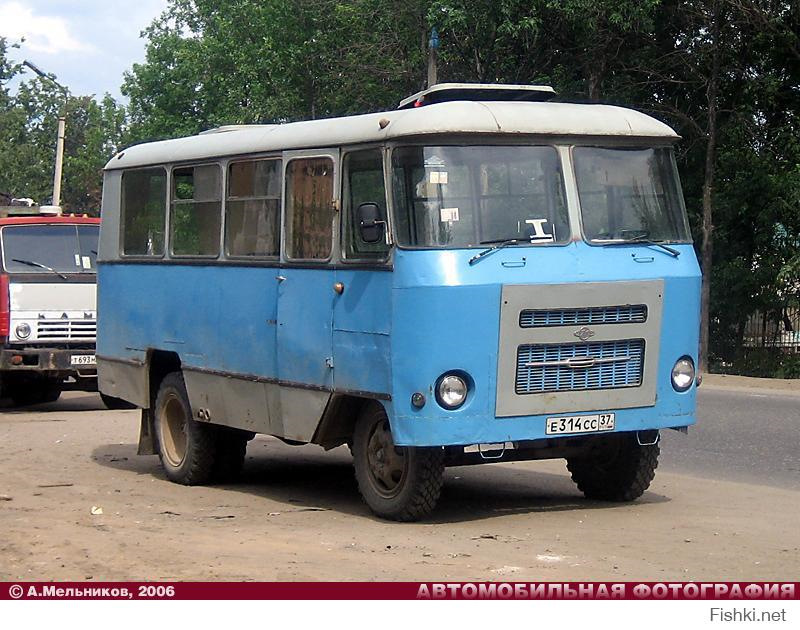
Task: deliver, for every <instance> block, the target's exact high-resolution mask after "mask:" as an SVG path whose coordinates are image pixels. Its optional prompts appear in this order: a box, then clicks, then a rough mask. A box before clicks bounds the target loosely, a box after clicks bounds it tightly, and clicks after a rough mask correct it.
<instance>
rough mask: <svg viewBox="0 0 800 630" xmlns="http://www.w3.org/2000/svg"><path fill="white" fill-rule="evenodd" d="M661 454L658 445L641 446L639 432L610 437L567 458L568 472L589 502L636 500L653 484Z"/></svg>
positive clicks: (596, 441) (599, 439)
mask: <svg viewBox="0 0 800 630" xmlns="http://www.w3.org/2000/svg"><path fill="white" fill-rule="evenodd" d="M659 452H660V451H659V448H658V444H657V443H656V444H644V445H643V444H639V441H638V440H637V438H636V433H619V434H616V435H608V436H603V437H601V438H596V439H595V442H594V444H592V445H591V446H590V447H589V449H588V451H587V452H586V453H584V454H582V455H580V456H576V457H571V458H569V459H567V469H568V470H569V472H570V473H571V474H572V480H573V481H574V482H575V484H576V485H577V486H578V490H580V491H581V492H583V494H584V496H585V497H586V498H587V499H598V500H601V501H619V502H623V501H633V500H634V499H638V498H639V497H640V496H642V494H644V491H645V490H647V488H648V487H649V486H650V482H651V481H653V477H655V474H656V467H657V466H658V455H659Z"/></svg>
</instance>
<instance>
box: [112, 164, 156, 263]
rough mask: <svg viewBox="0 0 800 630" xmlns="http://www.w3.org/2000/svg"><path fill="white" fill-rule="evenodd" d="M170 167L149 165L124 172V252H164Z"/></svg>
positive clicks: (122, 208) (137, 253)
mask: <svg viewBox="0 0 800 630" xmlns="http://www.w3.org/2000/svg"><path fill="white" fill-rule="evenodd" d="M166 199H167V171H166V170H165V169H163V168H146V169H140V170H135V171H126V172H125V173H123V174H122V200H121V201H122V203H121V211H122V221H121V223H122V253H123V255H125V256H163V255H164V223H165V221H166V216H167V214H166Z"/></svg>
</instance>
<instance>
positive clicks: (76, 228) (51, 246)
mask: <svg viewBox="0 0 800 630" xmlns="http://www.w3.org/2000/svg"><path fill="white" fill-rule="evenodd" d="M99 232H100V230H99V228H98V227H97V226H96V225H20V226H8V227H5V228H3V232H2V235H3V263H4V267H5V270H6V271H7V272H9V273H42V274H53V273H95V272H96V271H97V239H98V235H99Z"/></svg>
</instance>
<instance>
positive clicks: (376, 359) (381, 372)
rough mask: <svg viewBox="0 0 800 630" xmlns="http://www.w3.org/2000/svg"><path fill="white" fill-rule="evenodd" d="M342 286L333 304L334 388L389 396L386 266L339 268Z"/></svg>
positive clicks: (388, 277)
mask: <svg viewBox="0 0 800 630" xmlns="http://www.w3.org/2000/svg"><path fill="white" fill-rule="evenodd" d="M336 281H337V282H341V283H342V284H343V285H344V292H343V293H342V294H341V295H340V296H338V297H337V298H336V300H335V302H334V307H333V357H334V370H333V373H334V388H335V390H336V391H337V392H339V393H353V394H357V395H361V396H365V397H374V398H382V399H388V398H390V393H391V389H392V383H391V317H392V311H391V300H392V273H391V272H390V271H371V270H350V269H338V270H337V271H336Z"/></svg>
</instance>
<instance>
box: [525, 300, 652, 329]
mask: <svg viewBox="0 0 800 630" xmlns="http://www.w3.org/2000/svg"><path fill="white" fill-rule="evenodd" d="M646 321H647V306H646V305H645V304H624V305H619V306H593V307H585V308H553V309H525V310H523V311H521V312H520V314H519V325H520V327H522V328H546V327H548V326H581V325H589V324H595V325H596V324H640V323H644V322H646Z"/></svg>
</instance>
